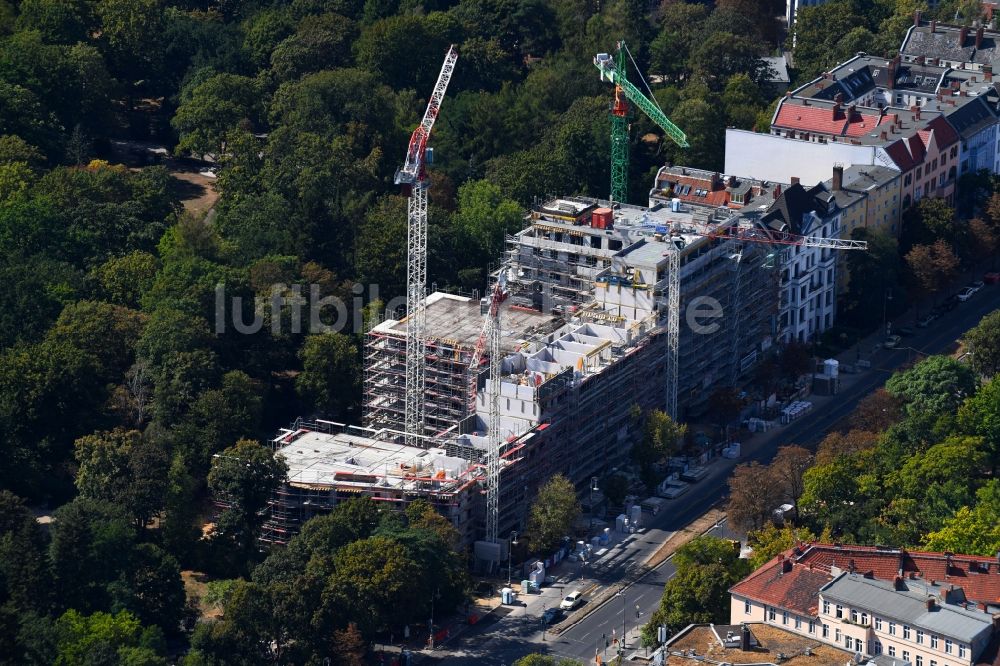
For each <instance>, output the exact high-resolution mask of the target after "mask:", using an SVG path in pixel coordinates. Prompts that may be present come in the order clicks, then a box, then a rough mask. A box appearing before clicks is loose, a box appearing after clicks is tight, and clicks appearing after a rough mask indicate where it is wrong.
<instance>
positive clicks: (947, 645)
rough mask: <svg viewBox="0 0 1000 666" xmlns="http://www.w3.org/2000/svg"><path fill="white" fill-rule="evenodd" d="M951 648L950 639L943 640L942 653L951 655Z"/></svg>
mask: <svg viewBox="0 0 1000 666" xmlns="http://www.w3.org/2000/svg"><path fill="white" fill-rule="evenodd" d="M951 646H952V643H951V639H950V638H946V639H944V651H945V652H947V653H948V654H951Z"/></svg>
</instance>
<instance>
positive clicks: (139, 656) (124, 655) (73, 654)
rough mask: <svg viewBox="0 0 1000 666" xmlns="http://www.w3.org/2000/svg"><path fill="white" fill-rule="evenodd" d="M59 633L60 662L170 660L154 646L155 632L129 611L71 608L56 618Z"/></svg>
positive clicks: (158, 663)
mask: <svg viewBox="0 0 1000 666" xmlns="http://www.w3.org/2000/svg"><path fill="white" fill-rule="evenodd" d="M55 633H56V636H57V656H56V659H55V665H56V666H75V665H76V664H94V665H95V666H96V665H97V664H119V663H121V664H144V665H148V666H166V664H167V660H166V659H164V658H163V657H162V656H161V655H158V654H157V652H156V650H154V648H153V647H151V645H155V644H156V643H157V641H156V638H155V636H156V634H155V632H148V631H144V630H143V627H142V625H141V624H140V622H139V620H138V619H137V618H136V617H135V616H134V615H132V614H131V613H129V612H127V611H119V612H118V613H115V614H114V615H111V614H109V613H103V612H98V613H94V614H92V615H83V614H81V613H80V612H78V611H76V610H75V609H70V610H68V611H66V612H65V613H64V614H63V615H62V616H61V617H60V618H59V619H58V620H57V621H56V625H55Z"/></svg>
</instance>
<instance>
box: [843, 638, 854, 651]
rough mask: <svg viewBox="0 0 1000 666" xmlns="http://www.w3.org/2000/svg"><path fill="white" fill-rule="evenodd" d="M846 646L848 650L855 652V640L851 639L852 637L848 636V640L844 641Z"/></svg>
mask: <svg viewBox="0 0 1000 666" xmlns="http://www.w3.org/2000/svg"><path fill="white" fill-rule="evenodd" d="M844 645H845V646H846V647H847V649H848V650H853V649H854V639H853V638H851V637H850V636H848V637H847V638H845V639H844Z"/></svg>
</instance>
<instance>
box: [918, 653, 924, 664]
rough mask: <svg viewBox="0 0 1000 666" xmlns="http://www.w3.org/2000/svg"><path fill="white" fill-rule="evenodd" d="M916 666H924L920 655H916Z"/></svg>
mask: <svg viewBox="0 0 1000 666" xmlns="http://www.w3.org/2000/svg"><path fill="white" fill-rule="evenodd" d="M917 666H924V658H923V657H922V656H921V655H919V654H918V655H917Z"/></svg>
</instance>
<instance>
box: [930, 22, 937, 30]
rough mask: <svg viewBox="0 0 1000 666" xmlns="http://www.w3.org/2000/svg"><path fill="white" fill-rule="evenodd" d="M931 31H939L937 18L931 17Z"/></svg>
mask: <svg viewBox="0 0 1000 666" xmlns="http://www.w3.org/2000/svg"><path fill="white" fill-rule="evenodd" d="M931 32H937V20H935V19H931Z"/></svg>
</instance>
